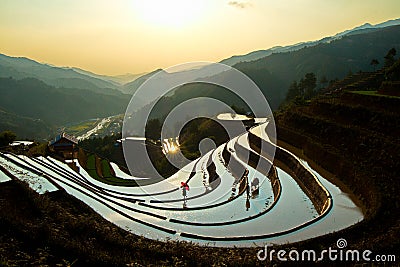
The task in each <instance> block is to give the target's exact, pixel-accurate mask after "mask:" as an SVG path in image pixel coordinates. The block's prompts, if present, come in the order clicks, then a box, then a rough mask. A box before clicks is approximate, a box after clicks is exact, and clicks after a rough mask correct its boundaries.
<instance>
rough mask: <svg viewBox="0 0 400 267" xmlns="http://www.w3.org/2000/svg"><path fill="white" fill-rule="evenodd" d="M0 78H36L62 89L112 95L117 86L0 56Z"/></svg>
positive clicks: (68, 70)
mask: <svg viewBox="0 0 400 267" xmlns="http://www.w3.org/2000/svg"><path fill="white" fill-rule="evenodd" d="M0 77H3V78H8V77H12V78H14V79H17V80H20V79H24V78H36V79H39V80H42V81H44V82H45V83H47V84H49V85H52V86H55V87H63V88H75V89H84V90H92V91H95V92H102V93H105V94H113V93H114V91H116V90H117V89H119V85H117V84H115V83H113V82H110V81H107V80H103V79H100V78H99V77H93V76H89V75H85V74H83V73H79V72H77V71H75V70H74V69H72V68H60V67H54V66H50V65H47V64H41V63H39V62H36V61H34V60H31V59H28V58H24V57H10V56H6V55H3V54H0Z"/></svg>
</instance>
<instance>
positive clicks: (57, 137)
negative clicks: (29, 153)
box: [49, 133, 78, 146]
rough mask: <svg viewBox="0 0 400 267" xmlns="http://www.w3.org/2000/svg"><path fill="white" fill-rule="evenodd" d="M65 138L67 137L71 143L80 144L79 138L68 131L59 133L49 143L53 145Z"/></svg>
mask: <svg viewBox="0 0 400 267" xmlns="http://www.w3.org/2000/svg"><path fill="white" fill-rule="evenodd" d="M63 138H65V139H67V140H68V141H70V142H71V143H74V144H78V139H76V138H75V137H74V136H72V135H69V134H67V133H61V134H59V135H57V136H56V137H55V138H54V139H53V140H51V141H50V143H49V145H50V146H52V145H54V144H55V143H57V142H58V141H60V140H61V139H63Z"/></svg>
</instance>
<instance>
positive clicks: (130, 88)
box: [122, 69, 161, 95]
mask: <svg viewBox="0 0 400 267" xmlns="http://www.w3.org/2000/svg"><path fill="white" fill-rule="evenodd" d="M160 71H161V69H156V70H155V71H152V72H150V73H147V74H144V75H142V76H140V77H138V78H136V79H135V80H133V81H131V82H129V83H127V84H125V85H124V86H123V87H122V92H124V93H126V94H130V95H133V94H134V93H135V92H136V90H137V89H138V88H139V87H140V86H141V85H142V84H143V83H144V82H145V81H146V80H147V79H149V78H150V77H151V76H153V75H154V74H156V73H157V72H160Z"/></svg>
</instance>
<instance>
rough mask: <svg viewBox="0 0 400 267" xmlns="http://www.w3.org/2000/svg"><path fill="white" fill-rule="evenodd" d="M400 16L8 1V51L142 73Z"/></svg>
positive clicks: (277, 5) (124, 0)
mask: <svg viewBox="0 0 400 267" xmlns="http://www.w3.org/2000/svg"><path fill="white" fill-rule="evenodd" d="M399 17H400V0H380V1H377V0H248V1H240V0H237V1H230V0H113V1H110V0H1V1H0V53H3V54H7V55H11V56H25V57H29V58H32V59H35V60H37V61H39V62H46V63H50V64H54V65H57V66H75V67H80V68H83V69H86V70H90V71H93V72H96V73H99V74H109V75H114V74H123V73H142V72H148V71H151V70H154V69H156V68H160V67H161V68H166V67H169V66H171V65H175V64H179V63H183V62H188V61H220V60H222V59H224V58H227V57H230V56H231V55H237V54H245V53H248V52H251V51H254V50H259V49H267V48H270V47H272V46H276V45H290V44H294V43H297V42H301V41H309V40H316V39H320V38H322V37H325V36H329V35H334V34H336V33H338V32H341V31H343V30H346V29H350V28H353V27H355V26H359V25H361V24H364V23H365V22H370V23H371V24H376V23H380V22H383V21H386V20H389V19H395V18H399Z"/></svg>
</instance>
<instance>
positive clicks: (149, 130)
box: [145, 119, 162, 140]
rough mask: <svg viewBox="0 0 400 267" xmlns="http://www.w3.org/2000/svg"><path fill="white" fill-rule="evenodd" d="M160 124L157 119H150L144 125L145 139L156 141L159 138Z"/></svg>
mask: <svg viewBox="0 0 400 267" xmlns="http://www.w3.org/2000/svg"><path fill="white" fill-rule="evenodd" d="M161 127H162V125H161V122H160V120H159V119H151V120H149V121H148V122H147V124H146V129H145V135H146V138H150V139H153V140H158V139H160V138H161Z"/></svg>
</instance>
